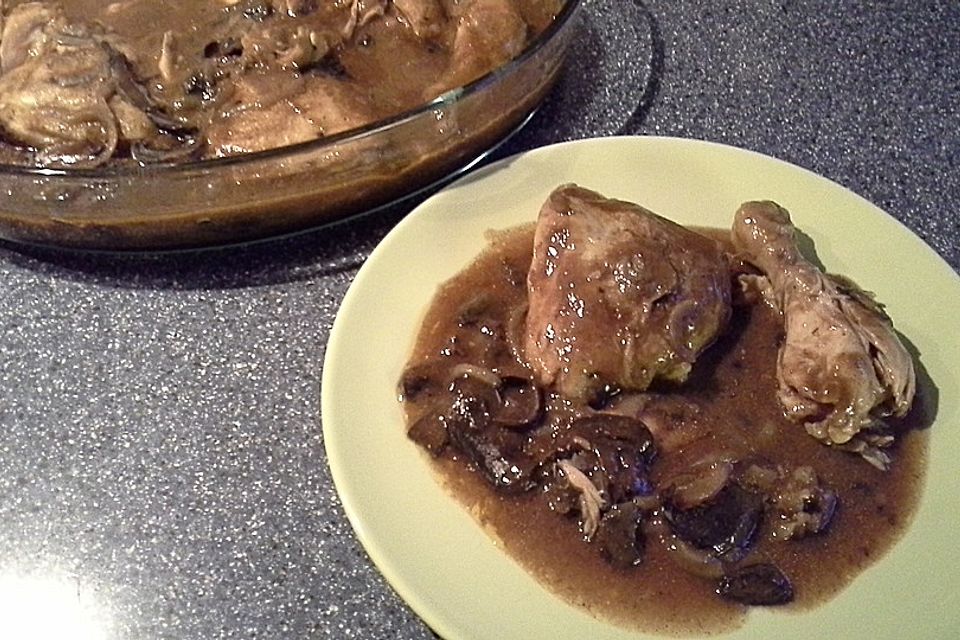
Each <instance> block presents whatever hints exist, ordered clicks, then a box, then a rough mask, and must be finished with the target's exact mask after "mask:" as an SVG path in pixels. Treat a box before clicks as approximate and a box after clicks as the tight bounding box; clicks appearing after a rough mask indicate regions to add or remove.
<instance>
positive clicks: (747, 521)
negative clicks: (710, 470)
mask: <svg viewBox="0 0 960 640" xmlns="http://www.w3.org/2000/svg"><path fill="white" fill-rule="evenodd" d="M665 515H666V517H667V520H668V522H669V523H670V528H671V529H672V530H673V532H674V533H675V534H676V535H677V537H678V538H680V539H682V540H685V541H687V542H689V543H690V544H692V545H693V546H695V547H697V548H698V549H706V550H710V551H711V552H712V553H714V554H715V555H716V556H717V557H718V558H720V559H722V560H724V561H726V562H736V561H738V560H740V559H741V558H742V557H743V556H744V555H745V554H746V553H747V551H749V548H750V546H751V545H752V544H753V542H754V540H755V538H756V533H757V530H758V528H759V526H760V520H761V517H762V515H763V499H762V498H761V497H760V496H759V495H757V494H755V493H751V492H748V491H746V490H744V489H742V488H740V487H739V486H737V485H735V484H730V485H727V486H726V487H724V488H723V490H722V491H720V492H719V493H718V494H717V495H716V497H715V498H714V499H713V500H711V501H710V502H708V503H705V504H702V505H700V506H697V507H694V508H692V509H680V508H678V507H677V506H676V505H675V504H668V505H667V508H666V510H665Z"/></svg>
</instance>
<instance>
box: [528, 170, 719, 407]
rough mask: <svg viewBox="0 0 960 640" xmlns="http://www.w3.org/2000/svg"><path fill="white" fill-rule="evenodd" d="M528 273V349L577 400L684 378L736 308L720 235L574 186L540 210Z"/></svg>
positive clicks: (540, 369)
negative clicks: (712, 235) (714, 236)
mask: <svg viewBox="0 0 960 640" xmlns="http://www.w3.org/2000/svg"><path fill="white" fill-rule="evenodd" d="M527 282H528V291H529V309H528V313H527V319H526V333H525V347H524V351H525V356H526V358H527V360H528V361H529V363H530V364H531V366H532V367H533V370H534V371H535V372H536V374H537V376H538V377H539V378H540V380H541V382H542V383H544V384H547V385H549V384H556V387H557V389H558V390H559V391H560V392H561V393H562V394H564V395H565V396H568V397H571V398H576V399H580V400H583V399H587V398H589V397H590V396H591V395H593V394H596V393H598V392H599V391H602V390H603V389H604V388H605V387H607V388H609V387H614V388H618V389H634V390H642V389H645V388H647V387H648V386H649V385H650V383H651V382H652V381H653V380H654V379H655V378H661V379H666V380H671V381H677V382H679V381H683V380H684V379H686V377H687V374H688V373H689V372H690V368H691V366H692V365H693V362H694V360H695V359H696V357H697V356H698V355H699V354H700V352H701V351H702V350H703V349H704V348H706V347H707V346H708V345H709V344H710V343H712V342H713V340H714V338H715V337H716V336H717V335H718V333H719V332H720V331H721V330H722V329H723V327H724V326H725V324H726V322H727V320H728V318H729V314H730V287H729V276H728V268H727V264H726V262H725V260H724V258H723V256H722V253H721V251H720V250H719V248H718V246H717V244H716V243H715V242H714V241H712V240H710V239H708V238H706V237H704V236H702V235H700V234H698V233H695V232H693V231H689V230H687V229H685V228H683V227H681V226H679V225H677V224H675V223H673V222H670V221H668V220H666V219H664V218H661V217H660V216H658V215H656V214H654V213H651V212H650V211H647V210H646V209H643V208H642V207H639V206H637V205H634V204H630V203H627V202H622V201H619V200H610V199H607V198H604V197H603V196H601V195H600V194H598V193H595V192H593V191H589V190H587V189H583V188H581V187H578V186H576V185H564V186H561V187H559V188H558V189H556V190H555V191H554V192H553V193H552V194H551V195H550V197H549V198H548V200H547V201H546V203H545V204H544V206H543V208H542V209H541V211H540V216H539V220H538V223H537V231H536V236H535V238H534V248H533V262H532V264H531V268H530V272H529V275H528V279H527Z"/></svg>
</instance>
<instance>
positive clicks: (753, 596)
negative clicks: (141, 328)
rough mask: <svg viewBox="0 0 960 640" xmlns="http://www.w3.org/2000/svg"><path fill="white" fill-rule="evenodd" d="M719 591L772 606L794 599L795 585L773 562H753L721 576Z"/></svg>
mask: <svg viewBox="0 0 960 640" xmlns="http://www.w3.org/2000/svg"><path fill="white" fill-rule="evenodd" d="M717 593H718V594H720V595H721V596H722V597H724V598H727V599H729V600H735V601H736V602H740V603H742V604H747V605H761V606H770V605H778V604H786V603H788V602H790V601H792V600H793V585H791V584H790V580H789V578H787V576H786V575H784V573H783V572H782V571H780V569H778V568H777V567H775V566H774V565H772V564H766V563H762V564H751V565H747V566H745V567H742V568H740V569H737V570H735V571H733V572H732V573H730V574H728V575H725V576H724V577H723V578H721V580H720V583H719V585H718V586H717Z"/></svg>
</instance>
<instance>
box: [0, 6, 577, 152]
mask: <svg viewBox="0 0 960 640" xmlns="http://www.w3.org/2000/svg"><path fill="white" fill-rule="evenodd" d="M562 6H563V0H336V1H329V2H315V1H311V0H166V1H163V2H161V1H160V0H116V1H113V2H102V1H101V0H61V1H60V2H54V1H52V0H51V1H41V2H25V1H23V0H8V1H7V2H5V3H2V4H0V11H2V14H0V18H2V22H3V29H2V31H0V162H6V163H14V164H27V165H40V166H83V167H92V166H99V165H102V164H105V163H107V162H111V161H112V162H123V161H131V160H132V161H135V162H138V163H141V164H147V163H154V162H177V161H184V160H189V159H198V158H207V157H218V156H229V155H236V154H241V153H247V152H253V151H261V150H265V149H271V148H275V147H278V146H284V145H288V144H292V143H297V142H305V141H308V140H314V139H317V138H320V137H325V136H331V135H335V134H338V133H341V132H344V131H347V130H350V129H355V128H357V127H360V126H363V125H366V124H370V123H372V122H375V121H378V120H380V119H383V118H387V117H390V116H394V115H397V114H399V113H401V112H403V111H405V110H408V109H412V108H415V107H417V106H419V105H422V104H425V103H427V102H429V101H430V100H432V99H434V98H436V97H437V96H438V95H439V94H441V93H443V92H445V91H447V90H449V89H453V88H455V87H458V86H462V85H464V84H466V83H469V82H471V81H473V80H475V79H477V78H479V77H480V76H482V75H484V74H485V73H487V72H489V71H492V70H493V69H495V68H497V67H499V66H501V65H503V64H504V63H506V62H508V61H509V60H511V59H512V58H514V57H516V56H517V55H518V54H519V53H520V52H521V51H522V50H523V49H524V48H525V47H526V46H527V44H528V43H529V42H530V41H531V38H533V37H534V36H536V35H537V34H538V33H540V32H541V31H543V30H544V29H546V28H547V26H548V25H549V24H550V23H551V21H552V20H553V18H554V17H555V16H556V15H557V13H558V11H559V10H560V9H561V7H562Z"/></svg>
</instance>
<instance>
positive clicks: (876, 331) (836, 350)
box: [733, 202, 916, 468]
mask: <svg viewBox="0 0 960 640" xmlns="http://www.w3.org/2000/svg"><path fill="white" fill-rule="evenodd" d="M794 236H795V229H794V226H793V224H792V223H791V222H790V216H789V214H788V213H787V211H786V210H784V209H783V208H781V207H779V206H778V205H777V204H775V203H773V202H748V203H746V204H744V205H743V206H742V207H741V208H740V210H739V211H737V214H736V218H735V220H734V223H733V243H734V246H735V247H736V248H737V249H738V250H739V251H740V252H742V254H743V256H744V257H745V258H746V259H747V260H748V261H749V262H751V263H752V264H754V265H756V266H757V267H758V268H759V269H760V270H761V271H762V272H763V274H764V277H765V278H766V282H762V283H760V285H761V288H762V289H763V290H765V291H767V298H768V299H769V301H770V302H771V303H772V304H773V305H774V307H775V308H776V309H778V310H779V311H780V312H781V313H782V314H783V320H784V328H785V338H784V342H783V345H782V346H781V347H780V353H779V356H778V359H777V376H778V379H779V382H780V389H779V397H780V402H781V404H782V405H783V408H784V411H786V413H787V416H789V417H790V419H791V420H794V421H796V422H800V423H803V424H804V425H805V426H806V428H807V431H808V432H809V433H810V435H812V436H814V437H815V438H817V439H818V440H821V441H823V442H824V443H826V444H829V445H833V446H840V447H844V448H847V449H851V450H853V451H856V452H858V453H860V454H861V455H863V457H864V458H866V459H867V460H869V461H870V462H871V463H872V464H874V465H876V466H878V467H881V468H884V467H886V466H887V464H888V463H889V457H888V456H887V455H886V454H885V453H884V452H883V448H884V447H887V446H889V445H890V444H891V443H892V441H893V439H894V436H893V434H892V433H890V432H889V430H888V429H887V428H886V426H885V424H884V422H883V418H885V417H887V416H890V415H894V416H903V415H905V414H906V412H907V410H908V409H909V408H910V405H911V403H912V402H913V394H914V390H915V387H916V376H915V373H914V368H913V359H912V358H911V356H910V354H909V353H908V352H907V350H906V349H905V348H904V346H903V344H902V343H901V342H900V339H899V338H898V337H897V334H896V332H895V331H894V329H893V326H892V324H891V323H890V319H889V318H888V317H887V315H886V314H885V313H884V311H883V309H882V308H881V307H880V305H879V304H877V303H876V301H875V300H873V298H872V297H871V296H870V294H868V293H867V292H865V291H863V290H862V289H860V288H859V287H857V285H856V284H854V283H853V282H851V281H850V280H848V279H846V278H842V277H838V276H833V275H830V274H825V273H823V272H821V271H820V270H819V269H818V268H817V267H816V266H815V265H813V264H811V263H810V262H809V261H808V260H807V259H806V258H804V257H803V255H801V253H800V250H799V249H798V248H797V243H796V239H795V237H794Z"/></svg>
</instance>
